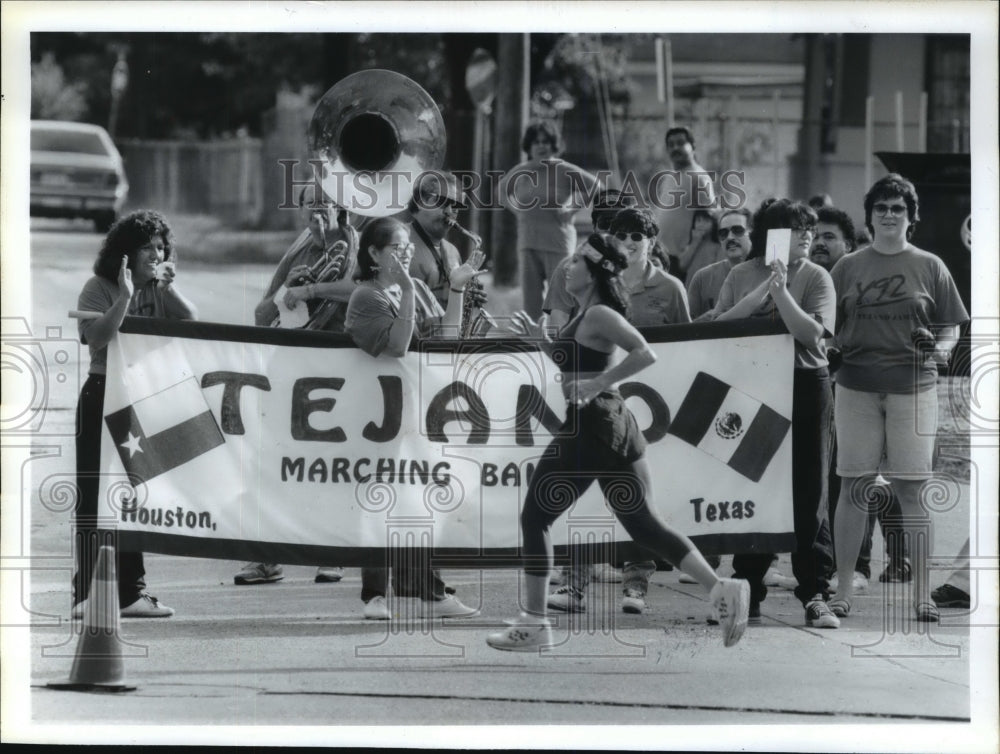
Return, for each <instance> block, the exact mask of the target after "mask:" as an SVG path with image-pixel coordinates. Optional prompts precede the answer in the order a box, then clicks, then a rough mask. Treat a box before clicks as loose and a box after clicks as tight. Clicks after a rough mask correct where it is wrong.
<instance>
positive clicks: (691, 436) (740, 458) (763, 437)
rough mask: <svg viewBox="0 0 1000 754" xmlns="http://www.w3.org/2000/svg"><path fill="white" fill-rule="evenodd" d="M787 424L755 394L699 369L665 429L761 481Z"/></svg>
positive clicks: (787, 426) (785, 432) (786, 431)
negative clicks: (750, 394)
mask: <svg viewBox="0 0 1000 754" xmlns="http://www.w3.org/2000/svg"><path fill="white" fill-rule="evenodd" d="M791 424H792V423H791V422H790V421H789V420H788V419H786V418H785V417H784V416H782V415H781V414H779V413H778V412H777V411H775V410H774V409H772V408H770V407H768V406H765V405H764V404H763V403H761V402H760V401H758V400H757V399H755V398H751V397H750V396H749V395H747V394H746V393H741V392H740V391H739V390H737V389H736V388H734V387H732V386H731V385H727V384H726V383H725V382H723V381H722V380H719V379H716V378H715V377H713V376H712V375H710V374H705V372H698V375H697V376H696V377H695V378H694V382H692V383H691V388H690V389H689V390H688V393H687V395H686V396H684V402H683V403H681V407H680V409H679V410H678V411H677V415H676V416H675V417H674V420H673V421H672V422H671V423H670V427H669V428H668V429H667V432H668V433H669V434H672V435H675V436H677V437H679V438H680V439H682V440H684V442H687V443H690V444H691V445H694V446H695V447H696V448H698V449H699V450H703V451H704V452H706V453H708V454H709V455H710V456H712V457H713V458H717V459H719V460H720V461H722V462H723V463H724V464H726V465H727V466H729V467H731V468H733V469H735V470H736V471H738V472H739V473H740V474H742V475H743V476H745V477H747V478H748V479H751V480H753V481H754V482H759V481H760V478H761V477H762V476H763V475H764V472H765V471H766V470H767V466H768V464H769V463H771V459H772V458H773V457H774V454H775V453H777V452H778V448H779V447H781V443H782V442H783V441H784V439H785V435H786V434H787V433H788V428H789V427H790V426H791Z"/></svg>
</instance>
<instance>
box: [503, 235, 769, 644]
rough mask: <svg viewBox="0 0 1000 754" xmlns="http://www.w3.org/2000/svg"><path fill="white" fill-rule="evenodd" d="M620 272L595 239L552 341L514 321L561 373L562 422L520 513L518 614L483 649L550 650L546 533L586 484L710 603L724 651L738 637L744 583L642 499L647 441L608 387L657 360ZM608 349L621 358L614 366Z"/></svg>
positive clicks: (620, 262) (570, 281) (617, 261)
mask: <svg viewBox="0 0 1000 754" xmlns="http://www.w3.org/2000/svg"><path fill="white" fill-rule="evenodd" d="M626 267H628V257H627V256H626V254H625V253H623V252H622V251H619V250H618V249H616V248H612V247H611V246H610V245H608V244H606V243H605V242H604V240H603V239H602V238H601V237H600V236H597V235H593V236H591V239H590V242H589V243H588V244H587V245H584V246H582V247H581V248H580V250H579V251H577V252H576V254H575V255H574V256H573V258H572V261H571V262H570V264H569V266H568V267H567V269H566V290H567V291H568V292H569V293H570V295H572V296H573V297H574V298H575V299H576V300H577V301H578V302H579V307H580V309H579V313H578V314H577V315H576V316H575V317H574V318H573V319H571V320H570V321H569V322H568V323H567V324H566V326H565V327H564V328H563V329H562V330H561V331H560V339H559V340H557V341H552V340H550V339H549V338H548V334H547V331H546V329H545V327H544V326H542V325H540V324H539V323H537V322H535V321H534V320H532V319H531V318H530V317H529V316H528V315H527V314H525V313H524V312H518V313H516V314H515V315H514V317H513V328H512V330H513V331H514V332H515V333H516V334H517V335H518V336H519V337H522V338H526V339H530V340H531V342H534V343H540V344H541V348H542V350H543V351H545V352H546V353H547V354H548V355H549V356H551V357H552V359H553V361H554V362H555V363H556V364H557V365H559V367H560V369H561V370H562V371H563V373H564V374H563V376H564V380H563V382H562V385H563V392H564V395H565V398H566V401H567V417H566V421H565V422H564V423H563V425H562V427H561V428H560V429H559V430H558V431H557V432H556V435H555V437H553V439H552V442H551V443H550V444H549V447H548V448H547V449H546V450H545V452H544V453H542V455H541V459H540V460H539V462H538V466H537V468H536V469H535V471H534V473H533V474H532V475H531V482H530V484H529V487H528V491H527V494H526V496H525V501H524V508H523V509H522V510H521V533H522V557H523V561H524V575H525V605H524V607H525V610H524V612H522V613H521V614H520V616H519V617H518V618H516V619H515V620H514V621H510V624H511V625H510V627H509V628H507V629H506V630H504V631H500V632H497V633H493V634H490V635H489V637H488V638H487V643H488V644H489V645H490V646H491V647H493V648H495V649H503V650H511V651H529V652H530V651H537V650H538V649H540V648H544V647H548V646H551V645H552V644H553V637H552V630H551V626H550V623H549V620H548V618H547V617H546V600H547V596H548V595H547V591H548V590H547V585H548V576H549V573H550V571H551V570H552V562H553V554H552V543H551V541H550V538H549V527H551V526H552V524H553V523H555V521H556V519H558V518H559V516H560V515H562V514H563V513H564V512H565V511H566V510H567V509H569V507H570V506H571V505H572V504H573V503H574V502H575V501H576V500H577V499H578V498H579V497H580V496H581V495H582V494H583V493H584V492H585V491H586V490H587V488H588V487H589V486H590V485H591V484H592V483H593V482H594V480H597V481H598V484H599V485H600V487H601V490H602V492H603V493H604V497H605V500H606V501H607V504H608V505H609V506H610V507H611V509H612V510H613V511H614V512H615V515H616V516H617V517H618V520H619V521H621V523H622V526H624V527H625V530H626V531H627V532H628V533H629V536H631V537H632V539H633V540H634V541H635V542H636V543H637V544H639V545H641V546H643V547H645V548H647V549H649V550H652V551H653V552H655V553H657V554H658V555H660V556H662V557H664V558H665V559H666V560H668V561H670V562H671V563H674V564H676V565H677V566H678V567H679V568H680V569H681V570H683V571H684V572H686V573H688V574H690V575H691V576H693V577H694V578H695V579H696V580H697V582H698V583H699V584H701V585H702V587H703V588H704V589H705V590H706V591H707V592H709V593H710V594H711V597H712V601H713V603H714V607H715V609H716V610H717V612H718V615H719V618H720V622H721V624H722V629H723V641H724V643H725V645H726V646H727V647H728V646H732V645H733V644H735V643H736V642H737V641H739V639H740V637H741V636H742V635H743V631H744V629H745V628H746V622H747V610H748V606H749V589H748V588H747V585H746V582H740V581H735V580H733V579H720V578H719V577H718V576H717V575H716V574H715V571H714V570H712V567H711V566H710V565H709V564H708V563H707V562H705V559H704V558H703V557H702V555H701V553H699V552H698V550H697V548H695V546H694V544H693V543H692V542H691V540H689V539H688V538H687V537H685V536H684V535H683V534H681V533H680V532H677V531H675V530H674V529H672V528H671V527H670V526H669V525H668V524H666V523H665V522H664V521H663V519H662V518H661V517H660V515H659V514H658V513H657V512H656V511H655V510H653V508H652V507H651V506H650V503H649V501H648V499H647V495H648V494H649V493H650V492H651V490H652V489H653V485H652V477H651V474H650V471H649V464H648V462H647V461H646V460H645V459H644V458H643V453H644V451H645V446H646V441H645V439H644V438H643V436H642V432H641V431H640V430H639V427H638V425H637V424H636V420H635V417H634V416H633V415H632V412H631V411H629V409H628V408H627V407H626V406H625V400H624V398H623V397H622V395H621V393H620V392H619V391H618V390H617V388H616V385H617V383H618V382H620V381H621V380H624V379H627V378H629V377H632V376H633V375H635V374H637V373H638V372H640V371H642V370H643V369H645V368H646V367H648V366H649V365H650V364H652V363H653V362H654V361H655V360H656V355H655V354H654V353H653V350H652V349H651V348H650V347H649V344H648V343H647V342H646V340H645V339H644V338H643V337H642V335H641V334H640V333H639V331H638V330H636V329H635V327H634V326H632V325H631V324H629V321H628V317H629V299H628V293H627V292H626V290H625V287H624V285H623V282H622V271H623V270H625V269H626ZM616 346H617V347H619V348H621V349H622V350H623V351H625V353H626V354H627V355H626V356H625V358H624V359H623V360H622V361H621V362H619V363H618V364H614V365H612V363H611V355H612V352H613V351H614V350H615V347H616ZM560 352H562V353H560ZM574 354H575V357H576V358H571V356H572V355H574ZM574 362H575V363H574Z"/></svg>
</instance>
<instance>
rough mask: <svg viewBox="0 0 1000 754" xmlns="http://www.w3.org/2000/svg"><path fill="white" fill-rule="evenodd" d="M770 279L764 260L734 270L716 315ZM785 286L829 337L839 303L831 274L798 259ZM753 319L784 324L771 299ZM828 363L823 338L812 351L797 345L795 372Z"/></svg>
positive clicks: (792, 264)
mask: <svg viewBox="0 0 1000 754" xmlns="http://www.w3.org/2000/svg"><path fill="white" fill-rule="evenodd" d="M769 277H771V268H770V267H769V266H767V265H765V264H764V258H763V257H756V258H754V259H750V260H747V261H746V262H742V263H740V264H738V265H736V266H735V267H733V269H732V271H731V272H730V273H729V275H728V276H727V277H726V281H725V282H724V283H723V284H722V290H721V291H719V303H718V304H716V307H715V311H716V313H717V314H722V313H723V312H727V311H729V310H730V309H732V308H733V307H734V306H735V305H736V303H737V302H738V301H740V299H742V298H743V297H744V296H746V295H747V294H748V293H750V291H752V290H753V289H754V288H756V287H757V286H758V285H760V284H761V283H762V282H764V281H765V280H767V279H768V278H769ZM785 286H786V287H787V288H788V292H789V293H790V294H792V298H793V299H795V303H797V304H798V305H799V306H800V307H801V308H802V310H803V311H804V312H806V314H808V315H809V316H811V317H813V318H814V319H815V320H816V321H817V322H819V323H820V324H821V325H822V326H823V329H824V330H826V333H828V334H832V333H833V327H834V320H835V318H836V302H835V300H834V295H835V293H834V289H833V281H832V280H831V279H830V273H828V272H827V271H826V270H824V269H823V268H822V267H820V266H819V265H818V264H815V263H814V262H810V261H809V260H808V259H804V258H803V259H799V260H797V261H795V262H791V263H790V264H789V265H788V277H787V279H786V281H785ZM750 316H751V317H753V318H757V317H762V318H766V319H770V320H775V321H780V320H781V313H780V312H779V311H778V307H777V305H776V304H775V303H774V299H772V298H771V296H770V295H768V296H767V297H766V298H765V299H764V301H763V303H761V305H760V306H758V307H757V308H756V309H755V310H754V312H753V314H751V315H750ZM828 363H829V362H828V361H827V360H826V344H825V343H824V342H823V338H820V341H819V343H818V344H817V345H815V346H811V347H807V346H805V345H803V344H802V343H799V342H798V341H795V368H796V369H819V368H820V367H825V366H827V364H828Z"/></svg>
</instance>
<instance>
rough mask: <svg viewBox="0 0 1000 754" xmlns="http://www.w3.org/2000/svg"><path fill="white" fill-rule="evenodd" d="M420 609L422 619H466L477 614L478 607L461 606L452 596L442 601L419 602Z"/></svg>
mask: <svg viewBox="0 0 1000 754" xmlns="http://www.w3.org/2000/svg"><path fill="white" fill-rule="evenodd" d="M420 608H421V614H422V615H423V617H424V618H468V617H469V616H471V615H475V614H476V613H478V612H479V608H478V607H469V606H468V605H463V604H462V602H461V600H459V599H458V597H456V596H455V595H453V594H449V595H448V596H447V597H445V598H444V599H443V600H421V601H420Z"/></svg>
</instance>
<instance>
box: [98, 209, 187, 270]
mask: <svg viewBox="0 0 1000 754" xmlns="http://www.w3.org/2000/svg"><path fill="white" fill-rule="evenodd" d="M153 236H160V237H162V238H163V259H164V261H169V260H170V257H171V255H172V254H173V250H174V236H173V233H171V231H170V226H169V225H168V224H167V219H166V218H165V217H164V216H163V215H161V214H160V213H159V212H157V211H156V210H152V209H139V210H136V211H135V212H132V213H130V214H128V215H126V216H125V217H123V218H121V219H120V220H119V221H118V222H116V223H115V224H114V225H112V226H111V230H109V231H108V235H107V236H105V238H104V243H103V244H101V250H100V251H99V252H98V254H97V260H96V261H95V262H94V274H95V275H97V276H98V277H102V278H104V279H105V280H111V281H112V282H117V281H118V270H120V269H121V266H122V257H124V256H127V257H128V268H129V269H130V270H131V269H132V265H134V264H135V254H136V252H137V251H138V250H139V249H141V248H142V247H143V246H145V245H146V244H147V243H149V242H150V240H151V239H152V238H153Z"/></svg>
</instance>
